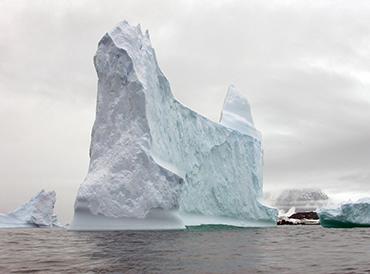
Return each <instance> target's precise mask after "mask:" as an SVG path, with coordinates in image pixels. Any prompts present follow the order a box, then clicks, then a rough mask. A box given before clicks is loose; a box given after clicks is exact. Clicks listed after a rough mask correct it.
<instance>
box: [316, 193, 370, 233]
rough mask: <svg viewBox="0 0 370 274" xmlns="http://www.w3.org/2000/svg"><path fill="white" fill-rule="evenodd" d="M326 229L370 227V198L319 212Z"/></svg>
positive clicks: (322, 209) (321, 222)
mask: <svg viewBox="0 0 370 274" xmlns="http://www.w3.org/2000/svg"><path fill="white" fill-rule="evenodd" d="M318 214H319V217H320V224H321V225H322V226H324V227H343V228H346V227H370V198H363V199H360V200H358V201H357V202H347V203H343V204H341V205H339V206H337V207H332V208H321V209H319V210H318Z"/></svg>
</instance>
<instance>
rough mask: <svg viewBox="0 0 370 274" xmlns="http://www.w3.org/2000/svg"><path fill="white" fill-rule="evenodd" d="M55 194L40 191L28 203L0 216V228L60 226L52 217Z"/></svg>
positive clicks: (53, 216) (55, 218) (54, 217)
mask: <svg viewBox="0 0 370 274" xmlns="http://www.w3.org/2000/svg"><path fill="white" fill-rule="evenodd" d="M55 201H56V194H55V192H54V191H50V192H46V191H44V190H42V191H41V192H39V193H38V194H37V195H36V196H34V197H33V198H32V199H31V200H30V201H28V202H27V203H25V204H23V205H21V206H20V207H18V208H17V209H16V210H14V211H12V212H10V213H8V214H0V227H52V226H60V225H59V224H58V222H57V217H56V215H54V205H55Z"/></svg>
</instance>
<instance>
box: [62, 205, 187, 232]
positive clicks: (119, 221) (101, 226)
mask: <svg viewBox="0 0 370 274" xmlns="http://www.w3.org/2000/svg"><path fill="white" fill-rule="evenodd" d="M185 228H186V227H185V225H184V223H183V222H182V221H181V219H180V218H179V216H178V214H177V212H176V211H170V210H162V209H152V210H151V211H150V212H149V213H148V215H147V216H146V217H145V218H125V217H121V218H113V217H107V216H104V215H94V214H92V213H91V212H90V211H89V210H88V209H81V208H79V209H77V210H76V211H75V215H74V218H73V222H72V224H71V225H70V227H69V230H75V231H100V230H178V229H185Z"/></svg>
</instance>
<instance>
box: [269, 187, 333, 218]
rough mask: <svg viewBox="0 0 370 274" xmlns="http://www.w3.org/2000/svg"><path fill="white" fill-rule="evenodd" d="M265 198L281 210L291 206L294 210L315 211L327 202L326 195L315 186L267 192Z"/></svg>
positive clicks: (284, 210)
mask: <svg viewBox="0 0 370 274" xmlns="http://www.w3.org/2000/svg"><path fill="white" fill-rule="evenodd" d="M265 200H266V201H268V202H270V203H271V204H272V205H273V206H275V207H277V208H278V209H279V210H280V211H282V212H287V211H288V210H289V209H291V208H292V207H294V208H295V211H296V212H306V211H315V210H316V209H318V208H320V207H325V206H326V205H328V204H329V202H330V199H329V197H328V195H327V194H326V193H325V192H323V191H322V190H320V189H317V188H300V189H299V188H292V189H285V190H282V191H280V192H277V193H268V194H266V195H265Z"/></svg>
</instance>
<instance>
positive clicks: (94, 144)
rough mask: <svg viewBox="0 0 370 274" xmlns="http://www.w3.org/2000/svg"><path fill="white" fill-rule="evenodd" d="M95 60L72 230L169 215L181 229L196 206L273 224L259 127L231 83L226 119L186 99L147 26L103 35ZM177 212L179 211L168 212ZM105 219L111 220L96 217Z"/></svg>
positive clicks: (137, 223)
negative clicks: (85, 159) (94, 93)
mask: <svg viewBox="0 0 370 274" xmlns="http://www.w3.org/2000/svg"><path fill="white" fill-rule="evenodd" d="M94 62H95V67H96V71H97V74H98V78H99V81H98V98H97V110H96V120H95V123H94V127H93V131H92V138H91V147H90V166H89V171H88V174H87V176H86V179H85V181H84V182H83V183H82V185H81V187H80V189H79V192H78V195H77V199H76V203H75V217H74V221H73V223H72V226H71V228H72V229H89V228H91V229H104V228H105V227H109V224H107V223H109V222H113V223H114V222H115V224H114V225H113V226H111V227H110V228H112V229H119V228H122V229H150V227H147V225H148V224H146V223H145V221H143V220H145V219H159V220H160V221H159V224H158V225H156V226H155V228H161V227H162V224H164V222H165V220H166V222H167V221H168V220H169V219H171V221H169V222H170V223H171V222H173V225H172V224H169V226H166V225H163V228H179V227H184V224H185V225H186V221H185V218H183V217H181V215H187V216H188V215H189V214H194V215H196V216H210V217H217V216H220V217H223V218H226V219H228V220H229V219H233V220H238V221H239V223H238V224H239V225H246V226H247V225H248V222H254V223H256V222H260V223H268V224H274V223H275V221H276V215H277V212H276V210H275V209H272V208H269V207H266V206H264V205H262V204H261V203H260V202H259V201H258V199H259V198H260V197H261V195H262V164H263V163H262V160H263V159H262V148H261V139H260V134H259V132H258V131H257V130H256V129H255V128H254V125H253V121H252V116H251V112H250V107H249V104H248V102H247V101H246V100H245V99H244V98H242V96H241V95H240V94H239V93H238V92H237V91H236V89H235V88H234V87H233V86H232V87H230V88H229V92H228V95H227V98H226V100H225V105H224V110H223V114H222V118H221V124H218V123H214V122H212V121H210V120H208V119H207V118H205V117H203V116H201V115H199V114H197V113H195V112H194V111H192V110H190V109H188V108H187V107H185V106H183V105H182V104H181V103H180V102H178V101H177V100H176V99H175V98H174V96H173V95H172V92H171V89H170V85H169V83H168V81H167V79H166V77H165V76H164V74H163V73H162V72H161V70H160V68H159V66H158V63H157V60H156V56H155V52H154V49H153V48H152V47H151V43H150V39H149V35H148V32H146V33H145V34H143V33H142V32H141V30H140V26H138V27H133V26H130V25H129V24H128V23H127V22H122V23H120V24H118V25H117V26H116V27H115V28H114V29H113V30H112V31H110V32H108V33H107V34H105V35H104V37H103V38H102V39H101V41H100V42H99V45H98V50H97V53H96V55H95V58H94ZM173 211H176V212H177V213H176V214H175V215H176V216H175V215H173V216H170V217H169V215H168V214H163V212H173ZM159 212H162V213H159ZM171 214H172V213H171ZM179 215H180V216H179ZM86 216H87V217H86ZM94 216H95V217H94ZM84 218H85V220H89V221H84ZM86 218H87V219H86ZM99 218H100V220H104V222H105V223H106V226H105V225H101V224H97V222H95V221H94V219H96V220H98V219H99ZM117 220H123V221H122V222H121V221H117ZM161 220H162V221H163V222H162V223H161ZM200 222H202V221H200ZM212 222H213V221H212ZM87 223H88V224H87ZM130 223H131V224H132V225H130ZM88 226H89V227H88Z"/></svg>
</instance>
